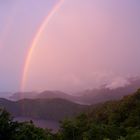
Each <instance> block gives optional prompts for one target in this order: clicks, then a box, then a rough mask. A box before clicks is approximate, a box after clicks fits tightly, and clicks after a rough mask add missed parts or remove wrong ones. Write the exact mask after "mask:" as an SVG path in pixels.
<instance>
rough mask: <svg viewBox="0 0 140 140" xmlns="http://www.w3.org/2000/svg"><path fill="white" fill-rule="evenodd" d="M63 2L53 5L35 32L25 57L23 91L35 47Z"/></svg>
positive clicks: (60, 0)
mask: <svg viewBox="0 0 140 140" xmlns="http://www.w3.org/2000/svg"><path fill="white" fill-rule="evenodd" d="M63 2H64V0H59V1H58V3H57V4H56V5H55V6H54V7H53V9H52V10H51V12H50V13H49V14H48V16H47V17H46V18H45V19H44V20H43V22H42V24H41V26H40V27H39V29H38V30H37V32H36V34H35V36H34V38H33V40H32V43H31V46H30V47H29V50H28V52H27V56H26V58H25V63H24V68H23V74H22V80H21V88H20V90H21V91H24V89H25V84H26V80H27V75H28V70H29V65H30V62H31V59H32V54H33V52H34V49H35V48H36V47H37V44H38V42H39V40H40V38H41V35H42V33H43V32H44V30H45V29H46V27H47V25H48V23H49V21H50V19H51V18H52V16H53V15H54V14H55V12H56V11H57V10H58V9H59V8H60V7H61V5H62V4H63Z"/></svg>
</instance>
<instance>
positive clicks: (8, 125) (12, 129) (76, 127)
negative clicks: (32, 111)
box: [0, 90, 140, 140]
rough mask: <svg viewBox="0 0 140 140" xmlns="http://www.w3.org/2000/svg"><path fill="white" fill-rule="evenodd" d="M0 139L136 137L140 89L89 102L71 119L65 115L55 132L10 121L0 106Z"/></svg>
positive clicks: (114, 139)
mask: <svg viewBox="0 0 140 140" xmlns="http://www.w3.org/2000/svg"><path fill="white" fill-rule="evenodd" d="M0 139H2V140H5V139H6V140H140V90H137V92H135V93H134V94H132V95H129V96H125V97H124V98H123V99H121V100H119V101H109V102H106V103H103V104H98V105H96V106H91V107H90V109H89V110H86V111H85V112H83V113H82V114H80V115H78V116H77V117H76V118H73V119H65V120H63V121H62V122H61V127H60V129H59V131H58V132H57V133H55V134H54V133H52V132H51V131H50V130H48V129H45V130H44V129H41V128H37V127H35V126H34V125H33V123H32V121H31V122H25V123H18V122H14V121H13V120H12V118H11V117H10V115H9V113H7V112H6V111H5V110H3V109H2V110H0Z"/></svg>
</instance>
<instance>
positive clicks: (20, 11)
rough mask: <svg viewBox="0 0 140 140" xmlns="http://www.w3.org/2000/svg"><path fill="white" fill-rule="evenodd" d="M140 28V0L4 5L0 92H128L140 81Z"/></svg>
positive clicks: (21, 0) (9, 1)
mask: <svg viewBox="0 0 140 140" xmlns="http://www.w3.org/2000/svg"><path fill="white" fill-rule="evenodd" d="M56 6H57V8H56ZM49 15H51V16H50V17H49ZM48 17H49V18H48ZM47 18H48V21H47V23H46V25H45V26H44V28H43V30H42V31H41V33H40V35H39V37H38V40H37V42H36V44H35V45H34V49H33V51H32V53H31V55H30V61H28V66H27V58H28V54H29V51H30V48H31V46H32V42H33V40H34V39H35V37H36V36H37V33H38V30H39V29H40V27H41V25H42V23H43V22H44V19H47ZM139 25H140V1H139V0H106V1H105V0H64V1H62V0H61V1H60V0H39V1H38V0H28V1H25V0H1V1H0V91H11V92H15V91H20V90H21V86H23V88H22V90H23V91H43V90H61V91H65V92H78V91H81V90H84V89H93V88H100V87H101V86H102V85H106V87H107V88H111V89H113V88H117V87H120V86H125V85H127V84H129V81H128V79H129V78H130V77H135V76H139V75H140V62H139V60H140V59H139V54H140V26H139ZM25 66H27V69H26V73H25ZM23 79H24V83H23Z"/></svg>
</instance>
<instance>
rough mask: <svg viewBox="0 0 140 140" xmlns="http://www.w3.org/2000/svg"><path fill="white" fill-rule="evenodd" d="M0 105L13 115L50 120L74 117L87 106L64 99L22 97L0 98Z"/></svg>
mask: <svg viewBox="0 0 140 140" xmlns="http://www.w3.org/2000/svg"><path fill="white" fill-rule="evenodd" d="M0 107H4V108H6V109H7V110H8V111H9V112H10V113H11V114H12V115H13V116H15V117H30V118H37V119H51V120H62V119H64V118H66V117H74V116H76V115H77V114H78V113H80V112H82V111H84V110H85V109H86V108H87V106H84V105H79V104H76V103H73V102H70V101H68V100H64V99H23V100H19V101H15V102H14V101H9V100H6V99H0Z"/></svg>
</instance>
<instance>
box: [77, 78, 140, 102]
mask: <svg viewBox="0 0 140 140" xmlns="http://www.w3.org/2000/svg"><path fill="white" fill-rule="evenodd" d="M139 87H140V79H139V78H136V79H129V84H128V85H127V86H124V87H119V88H116V89H109V88H106V86H104V87H102V88H100V89H93V90H85V91H83V92H81V93H79V94H81V96H80V99H79V100H80V101H81V102H84V103H85V104H97V103H100V102H105V101H109V100H117V99H121V98H122V97H123V96H125V95H129V94H132V93H133V92H135V91H136V90H137V89H138V88H139Z"/></svg>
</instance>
